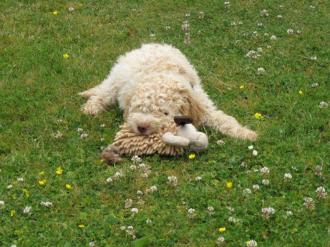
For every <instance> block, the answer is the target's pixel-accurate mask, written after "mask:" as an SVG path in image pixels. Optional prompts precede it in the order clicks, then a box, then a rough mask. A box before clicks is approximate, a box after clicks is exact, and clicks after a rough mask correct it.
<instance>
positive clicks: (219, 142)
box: [217, 140, 225, 145]
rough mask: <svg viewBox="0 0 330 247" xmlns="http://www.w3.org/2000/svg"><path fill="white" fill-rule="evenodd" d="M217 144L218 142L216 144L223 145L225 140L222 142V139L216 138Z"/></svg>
mask: <svg viewBox="0 0 330 247" xmlns="http://www.w3.org/2000/svg"><path fill="white" fill-rule="evenodd" d="M217 144H218V145H224V144H225V142H224V140H217Z"/></svg>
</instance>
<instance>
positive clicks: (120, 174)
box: [113, 171, 124, 179]
mask: <svg viewBox="0 0 330 247" xmlns="http://www.w3.org/2000/svg"><path fill="white" fill-rule="evenodd" d="M122 177H124V174H123V173H122V172H120V171H119V172H116V173H115V175H113V179H118V178H122Z"/></svg>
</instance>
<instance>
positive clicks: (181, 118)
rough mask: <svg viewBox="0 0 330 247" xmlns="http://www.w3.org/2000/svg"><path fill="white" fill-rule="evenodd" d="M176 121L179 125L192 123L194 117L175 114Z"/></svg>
mask: <svg viewBox="0 0 330 247" xmlns="http://www.w3.org/2000/svg"><path fill="white" fill-rule="evenodd" d="M174 122H175V123H176V124H177V125H182V126H183V125H185V124H190V123H192V119H191V118H190V117H187V116H175V117H174Z"/></svg>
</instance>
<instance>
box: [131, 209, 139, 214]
mask: <svg viewBox="0 0 330 247" xmlns="http://www.w3.org/2000/svg"><path fill="white" fill-rule="evenodd" d="M131 212H132V213H133V214H137V213H138V212H139V209H137V208H132V209H131Z"/></svg>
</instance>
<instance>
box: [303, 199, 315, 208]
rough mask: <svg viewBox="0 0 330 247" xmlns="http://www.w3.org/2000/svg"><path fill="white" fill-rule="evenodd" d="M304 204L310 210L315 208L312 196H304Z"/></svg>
mask: <svg viewBox="0 0 330 247" xmlns="http://www.w3.org/2000/svg"><path fill="white" fill-rule="evenodd" d="M304 206H305V207H306V208H308V209H310V210H313V209H314V208H315V204H314V200H313V198H311V197H305V198H304Z"/></svg>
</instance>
